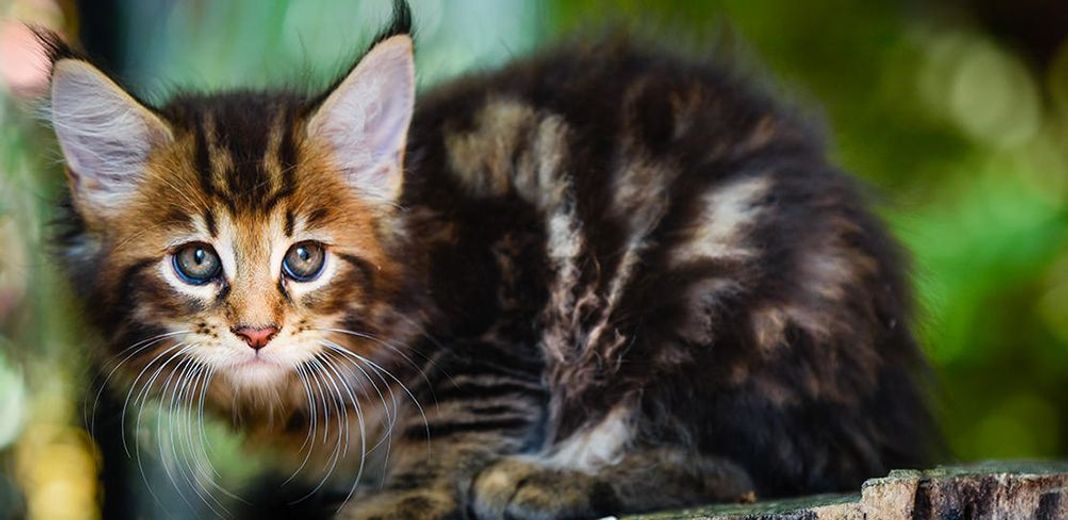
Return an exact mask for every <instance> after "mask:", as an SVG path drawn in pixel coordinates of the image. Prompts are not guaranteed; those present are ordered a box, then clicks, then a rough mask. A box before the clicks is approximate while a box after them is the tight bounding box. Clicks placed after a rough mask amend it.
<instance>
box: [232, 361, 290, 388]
mask: <svg viewBox="0 0 1068 520" xmlns="http://www.w3.org/2000/svg"><path fill="white" fill-rule="evenodd" d="M229 372H230V377H231V378H232V379H234V381H236V382H238V383H241V384H246V385H250V386H264V385H267V384H270V383H275V382H278V381H279V380H280V379H282V378H284V377H285V376H286V375H287V374H288V373H289V368H288V367H286V366H284V365H282V364H281V363H278V362H277V361H272V360H270V359H267V358H265V357H264V356H261V355H259V354H256V355H254V356H253V357H251V358H249V359H246V360H243V361H239V362H237V363H234V364H233V365H231V366H230V370H229Z"/></svg>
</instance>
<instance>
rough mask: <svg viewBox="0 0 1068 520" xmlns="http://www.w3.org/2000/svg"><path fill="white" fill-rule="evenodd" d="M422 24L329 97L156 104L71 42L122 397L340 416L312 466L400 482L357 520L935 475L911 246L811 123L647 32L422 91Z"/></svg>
mask: <svg viewBox="0 0 1068 520" xmlns="http://www.w3.org/2000/svg"><path fill="white" fill-rule="evenodd" d="M397 6H398V7H397V9H396V13H395V23H394V24H393V26H392V27H391V28H390V29H389V30H387V31H386V32H384V33H383V35H382V36H381V37H380V38H378V39H377V40H376V42H375V43H374V45H372V47H371V48H370V50H369V51H368V52H367V53H366V54H365V56H364V57H363V58H362V59H361V60H360V61H359V62H358V63H357V64H356V65H355V66H354V67H353V68H352V69H351V71H350V72H349V73H348V74H347V75H345V76H344V77H343V78H341V79H340V80H339V81H338V82H337V83H336V84H335V85H334V86H333V87H332V88H330V89H329V90H328V91H327V92H326V93H325V94H323V95H322V96H319V97H315V98H312V99H308V98H306V97H305V96H302V95H299V94H296V93H291V92H274V91H272V92H251V91H233V92H222V93H211V94H205V95H188V94H183V95H179V96H177V97H175V98H174V99H172V100H171V101H170V102H168V103H166V104H165V105H163V106H160V107H152V106H149V105H147V104H145V103H143V102H140V101H138V100H137V99H135V98H134V97H132V96H131V95H129V94H127V93H126V92H125V91H124V90H123V89H122V88H120V87H119V85H118V84H117V83H116V82H114V81H113V80H112V79H110V78H109V77H108V76H106V75H105V74H103V73H102V72H100V71H99V70H98V69H97V68H95V67H94V66H93V65H92V64H91V63H90V62H89V61H87V60H86V59H85V58H83V57H80V56H78V55H77V54H75V53H74V52H72V51H71V50H70V49H68V48H67V47H65V46H63V45H62V44H60V43H58V40H55V39H51V40H49V41H50V42H51V45H52V49H53V58H54V67H53V75H52V91H51V92H52V95H51V109H52V120H53V122H54V126H55V131H56V134H57V136H58V138H59V143H60V145H61V147H62V150H63V153H64V155H65V157H66V161H67V164H68V166H69V168H68V171H69V179H70V188H71V200H72V206H71V209H72V211H70V212H69V213H68V214H67V219H68V222H67V223H68V224H69V227H70V232H69V233H67V234H66V235H65V236H64V237H63V240H62V243H63V246H64V252H65V259H66V265H67V266H68V269H69V273H70V278H71V280H72V281H73V283H74V286H75V287H76V289H77V293H78V295H79V297H80V298H81V299H82V300H83V301H84V302H85V304H86V308H87V310H88V312H89V315H90V316H91V318H92V320H93V321H94V322H95V324H96V325H97V326H98V330H99V332H100V333H101V335H102V336H103V337H104V338H105V339H106V342H105V344H106V346H107V349H105V350H104V351H103V352H102V354H103V356H102V358H101V359H102V360H103V361H104V362H105V363H106V364H108V366H116V371H117V375H116V377H115V378H114V379H115V380H116V381H120V386H123V385H125V386H126V387H129V386H130V385H133V386H134V387H135V388H137V387H139V386H149V387H150V390H151V391H154V392H156V393H164V394H165V393H166V392H167V387H166V386H164V387H163V389H162V392H161V391H160V389H159V388H158V387H159V386H160V384H161V382H162V381H163V380H164V378H162V377H160V378H158V379H154V380H153V381H155V382H154V383H153V382H152V381H147V382H146V378H142V377H141V376H142V375H144V374H145V373H146V372H148V373H151V372H152V371H155V372H156V373H157V374H160V373H162V374H172V377H174V378H175V388H177V386H178V385H179V384H182V385H184V386H185V387H187V388H189V389H190V390H189V391H186V392H185V394H188V401H189V402H190V403H195V402H197V400H198V399H200V398H201V397H202V396H203V398H204V399H205V400H206V401H207V406H208V407H209V408H211V409H213V410H214V411H216V412H219V416H220V417H223V418H237V419H235V421H236V422H238V423H240V426H242V427H243V428H245V429H247V430H249V431H250V432H252V433H253V434H255V436H256V437H258V438H264V439H288V438H292V439H296V441H297V442H299V441H300V439H306V438H308V436H311V437H312V438H314V436H315V435H316V434H315V433H314V431H312V430H311V429H313V428H316V427H318V431H320V432H322V435H325V439H326V441H327V442H324V443H319V442H312V443H311V444H312V447H308V448H307V451H309V452H318V451H322V453H318V454H317V455H316V456H315V457H314V458H312V459H311V460H312V461H314V462H312V463H311V464H324V465H325V464H327V463H331V462H330V461H331V457H333V462H337V459H338V458H340V455H339V454H338V453H337V451H331V450H332V449H334V448H335V447H336V446H340V443H341V438H342V435H344V436H345V442H346V446H357V445H358V443H359V442H364V443H365V444H364V449H365V450H370V451H371V452H372V455H371V456H368V457H366V461H360V463H361V464H363V463H364V462H366V464H363V466H361V467H364V466H366V468H365V469H366V471H365V472H364V474H363V475H362V477H363V478H364V479H365V481H375V482H378V483H379V484H380V486H376V487H374V488H373V489H370V488H369V489H367V490H361V491H360V492H359V493H358V494H357V495H356V496H354V497H352V498H351V500H349V502H348V505H347V506H345V508H344V509H343V511H342V512H343V515H344V516H346V517H351V518H370V517H399V518H443V517H455V516H467V517H474V518H484V519H490V518H501V517H505V516H507V517H509V518H556V517H585V516H594V515H603V514H609V513H623V512H636V511H646V510H651V509H658V508H669V507H678V506H685V505H691V504H697V503H702V502H712V501H734V500H740V499H744V498H750V497H752V496H753V494H754V493H755V495H756V496H758V497H766V496H776V495H787V494H796V493H807V492H822V491H831V490H843V489H854V488H855V487H856V486H857V485H858V484H859V483H860V482H861V481H862V480H863V479H864V478H866V477H871V476H874V475H881V474H883V473H885V472H886V471H887V470H888V469H890V468H893V467H914V466H922V465H925V464H927V463H928V462H929V457H930V455H931V451H930V450H929V448H930V446H931V445H932V442H931V441H932V440H933V435H932V428H931V423H930V419H929V415H928V412H927V410H926V409H925V406H924V403H923V401H924V400H923V398H922V392H921V391H920V389H919V384H918V381H919V380H918V378H917V370H920V369H922V360H921V356H920V354H919V352H918V349H917V346H916V342H915V340H914V338H913V335H912V334H911V332H910V330H909V323H910V316H909V294H908V293H909V291H908V289H907V283H906V280H905V276H904V274H903V270H902V267H901V266H902V259H901V254H900V252H899V251H898V248H897V246H896V245H895V244H894V242H893V241H892V240H891V239H890V238H889V237H888V235H887V232H886V231H885V229H884V228H883V226H882V225H881V224H880V223H879V221H878V220H877V219H876V218H875V217H873V216H872V214H871V213H869V211H868V210H867V209H866V208H865V203H864V198H863V196H862V194H861V192H860V190H859V189H858V187H857V183H856V182H854V181H853V180H851V179H850V178H848V177H846V176H844V175H843V174H842V173H840V172H839V171H838V170H837V169H836V168H835V167H833V166H832V165H830V164H828V163H827V161H826V158H825V153H824V149H823V145H822V144H821V142H820V140H819V138H818V137H816V136H814V132H813V130H812V129H810V128H809V127H807V126H806V125H805V124H804V123H803V122H801V121H799V120H797V119H796V118H794V117H793V116H792V115H791V114H790V113H789V112H787V111H784V110H782V109H780V108H779V107H778V106H776V105H775V104H774V103H773V102H772V101H771V100H769V99H767V98H766V97H764V96H763V95H762V94H760V93H758V92H755V91H754V89H753V88H752V87H750V86H748V85H746V84H744V83H741V82H739V81H736V80H734V79H732V78H731V77H730V75H729V74H728V73H727V72H725V71H724V70H722V69H721V68H718V67H717V66H715V65H713V64H698V63H690V62H686V61H684V60H681V59H677V58H674V57H672V56H668V55H665V54H661V53H658V52H653V51H649V50H646V49H644V48H641V47H635V46H633V45H630V44H627V43H622V42H614V43H608V44H602V45H596V46H567V47H564V48H560V49H558V50H555V51H552V52H548V53H544V54H541V55H538V56H535V57H532V58H529V59H525V60H521V61H519V62H516V63H514V64H511V65H509V66H507V67H505V68H504V69H502V70H500V71H497V72H490V73H486V74H482V75H476V76H472V77H468V78H465V79H462V80H459V81H456V82H453V83H451V84H448V85H445V86H442V87H439V88H436V89H434V90H432V91H431V92H429V93H427V94H426V95H425V96H423V97H422V98H421V99H420V100H419V102H418V103H416V102H415V89H414V83H413V62H412V39H411V37H410V35H409V22H408V20H409V16H408V11H407V7H406V6H405V5H403V3H398V4H397ZM175 373H177V376H174V375H173V374H175ZM169 379H170V378H168V381H169ZM179 382H180V383H179ZM168 384H169V382H168ZM171 392H172V394H171V397H172V400H173V395H174V390H171ZM416 403H421V405H422V406H421V407H419V406H417V405H416ZM357 411H359V413H357ZM335 423H337V424H335ZM332 424H333V425H335V426H334V427H333V428H332V429H331V428H330V427H329V426H330V425H332ZM361 432H362V436H361ZM383 439H386V440H388V443H389V446H390V453H389V455H388V457H386V456H385V455H384V454H383V451H384V448H383V446H382V443H381V442H379V441H382V440H383ZM376 443H378V445H377V446H376ZM323 445H325V448H322V446H323ZM316 446H319V447H320V448H317V447H316ZM372 448H374V449H373V450H372ZM289 449H290V450H292V454H293V455H294V456H296V457H297V458H298V459H299V455H298V453H299V451H300V450H301V449H302V448H299V447H298V445H292V446H290V448H289ZM323 450H325V451H323ZM352 451H358V450H352ZM375 455H378V456H375ZM353 471H355V469H354V470H353ZM349 476H353V474H352V473H350V474H349Z"/></svg>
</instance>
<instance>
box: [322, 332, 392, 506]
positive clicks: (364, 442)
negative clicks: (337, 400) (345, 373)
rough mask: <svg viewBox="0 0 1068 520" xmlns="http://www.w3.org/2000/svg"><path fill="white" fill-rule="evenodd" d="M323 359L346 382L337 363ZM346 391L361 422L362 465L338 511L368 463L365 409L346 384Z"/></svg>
mask: <svg viewBox="0 0 1068 520" xmlns="http://www.w3.org/2000/svg"><path fill="white" fill-rule="evenodd" d="M327 352H329V351H327ZM324 354H325V353H324ZM323 359H324V361H326V364H327V366H328V367H330V369H331V370H333V371H334V373H336V374H337V376H338V378H339V379H342V381H343V382H344V378H342V376H341V372H340V370H338V367H337V365H336V364H335V363H333V362H331V361H330V360H329V358H328V357H327V356H325V355H324V357H323ZM342 359H344V358H342ZM345 391H346V393H348V396H349V399H351V400H352V406H353V408H354V409H355V410H356V420H357V422H358V423H359V428H360V467H359V469H358V470H357V471H356V478H355V479H354V480H353V482H352V486H351V487H349V492H348V494H346V495H345V500H342V501H341V505H339V506H338V509H337V512H340V511H341V509H342V508H343V507H344V506H345V504H347V503H348V502H349V499H351V498H352V495H353V494H354V493H355V492H356V488H357V487H359V485H360V480H361V479H362V478H363V471H364V466H365V464H366V462H365V461H366V459H367V429H366V427H365V424H364V419H363V411H362V410H361V409H360V403H359V400H358V399H356V396H355V395H353V393H352V391H351V390H350V389H349V388H348V386H347V385H346V389H345ZM381 395H382V394H381V393H379V396H381ZM372 449H373V448H372ZM387 457H388V450H387Z"/></svg>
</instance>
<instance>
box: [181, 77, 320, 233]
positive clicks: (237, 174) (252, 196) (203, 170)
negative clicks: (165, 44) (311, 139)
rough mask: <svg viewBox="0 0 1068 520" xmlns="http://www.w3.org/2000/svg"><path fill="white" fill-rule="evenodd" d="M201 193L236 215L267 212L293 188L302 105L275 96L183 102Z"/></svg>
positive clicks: (247, 96) (182, 110)
mask: <svg viewBox="0 0 1068 520" xmlns="http://www.w3.org/2000/svg"><path fill="white" fill-rule="evenodd" d="M178 110H179V111H180V113H181V116H180V118H181V120H183V121H184V123H185V124H186V126H188V131H189V132H190V133H191V134H192V150H191V152H192V155H193V157H192V162H193V169H194V170H195V172H196V175H197V176H198V182H199V184H200V189H201V191H202V192H203V194H204V195H205V196H206V197H207V198H208V199H210V200H212V201H213V202H214V203H218V204H222V205H224V206H225V207H226V208H227V209H228V210H229V211H230V212H231V213H233V214H234V215H241V214H255V213H270V212H271V211H272V210H273V209H274V208H275V206H276V205H277V204H278V203H279V202H280V201H281V200H283V199H284V198H285V197H286V196H288V195H290V194H291V193H292V192H293V191H294V190H295V184H296V168H297V160H298V153H299V151H298V145H299V144H298V135H297V132H298V124H297V119H298V114H299V110H300V106H299V105H298V104H296V103H295V102H293V100H290V99H288V98H277V97H273V96H250V95H240V96H236V95H235V96H224V97H220V98H213V99H211V100H210V102H201V103H199V106H197V105H193V106H192V107H188V106H187V107H181V108H179V109H178Z"/></svg>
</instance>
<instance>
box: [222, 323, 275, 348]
mask: <svg viewBox="0 0 1068 520" xmlns="http://www.w3.org/2000/svg"><path fill="white" fill-rule="evenodd" d="M231 330H232V331H233V333H234V334H235V335H237V336H238V337H240V338H241V339H243V340H245V343H247V344H248V346H250V347H252V349H253V350H259V349H261V348H263V347H266V346H267V343H269V342H270V341H271V338H274V337H275V335H276V334H278V327H276V326H274V325H268V326H266V327H247V326H242V327H236V328H233V329H231Z"/></svg>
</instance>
